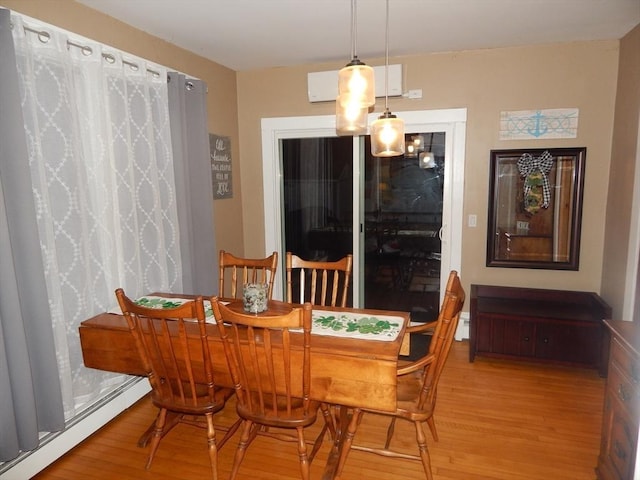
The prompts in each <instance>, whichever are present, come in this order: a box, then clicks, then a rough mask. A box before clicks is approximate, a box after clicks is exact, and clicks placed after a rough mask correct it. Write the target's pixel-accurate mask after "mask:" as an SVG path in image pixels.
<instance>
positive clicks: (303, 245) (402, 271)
mask: <svg viewBox="0 0 640 480" xmlns="http://www.w3.org/2000/svg"><path fill="white" fill-rule="evenodd" d="M406 142H407V145H408V146H409V147H411V148H410V150H409V151H408V152H407V153H406V154H405V155H404V156H402V157H394V158H376V157H373V156H372V155H371V153H370V146H369V137H362V138H361V139H358V140H357V141H356V153H355V155H354V141H353V139H352V138H345V137H313V138H291V139H285V140H282V142H281V157H282V181H283V200H284V201H283V202H282V218H283V219H284V224H283V231H284V247H285V251H291V252H293V253H295V254H296V255H298V256H300V257H302V258H305V259H310V260H321V261H327V260H328V261H333V260H338V259H339V258H342V257H343V256H345V255H347V254H349V253H351V254H353V253H354V252H356V253H357V254H358V255H357V256H358V258H360V259H362V262H360V265H361V267H362V268H359V269H357V271H358V280H359V282H358V283H359V285H360V286H361V288H360V293H361V295H360V298H359V300H360V305H364V306H365V307H367V308H379V309H385V310H402V311H410V312H412V313H413V317H412V318H414V319H417V320H424V321H430V320H433V319H434V318H435V316H436V315H437V311H438V303H439V288H440V270H441V268H440V261H441V259H440V256H441V245H440V237H439V233H440V229H441V228H442V208H443V187H444V162H445V157H444V151H445V148H444V146H445V133H444V132H426V133H425V132H421V133H417V134H408V135H407V137H406ZM354 166H355V167H358V166H359V168H354ZM362 166H364V169H362ZM358 171H362V172H363V175H360V176H359V177H360V178H358V175H357V172H358ZM354 172H355V175H354ZM354 191H355V192H356V193H357V196H358V197H359V198H358V201H356V202H354V201H353V196H354ZM354 203H355V204H356V205H359V208H355V209H354ZM353 225H357V227H358V228H356V235H354V229H353ZM354 276H355V275H354ZM352 283H353V281H352ZM350 292H352V293H353V285H351V288H350ZM350 304H352V302H350Z"/></svg>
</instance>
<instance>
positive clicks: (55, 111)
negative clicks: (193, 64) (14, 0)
mask: <svg viewBox="0 0 640 480" xmlns="http://www.w3.org/2000/svg"><path fill="white" fill-rule="evenodd" d="M11 22H12V25H13V29H12V33H13V38H14V42H15V48H16V55H17V63H18V73H19V77H20V89H21V100H22V105H23V108H22V110H23V112H24V122H25V129H26V134H27V143H28V148H29V162H30V169H31V177H32V184H33V194H34V198H35V201H36V210H37V224H38V232H39V236H40V244H41V250H42V261H43V264H44V268H45V274H46V282H47V284H46V287H47V294H48V300H49V308H50V310H51V318H52V322H53V328H54V338H55V344H56V355H57V362H58V368H59V371H60V380H61V384H62V392H63V400H64V410H65V418H67V419H68V418H71V417H72V416H74V415H75V414H76V413H77V412H78V411H79V410H81V409H82V408H83V407H84V406H86V405H87V404H89V403H91V402H93V401H95V400H96V399H98V398H100V397H101V396H102V395H103V394H104V393H105V391H106V390H109V389H111V388H113V386H114V385H118V384H121V383H122V381H123V379H122V376H118V375H113V374H108V373H105V372H100V371H95V370H89V369H86V368H85V367H84V365H83V360H82V352H81V349H80V343H79V339H78V326H79V324H80V322H82V321H83V320H85V319H87V318H89V317H90V316H92V315H94V314H96V313H98V312H101V311H105V310H107V309H109V308H112V307H113V306H114V305H115V297H114V294H113V292H114V290H115V288H117V287H123V288H124V289H125V291H126V292H127V293H128V294H129V295H131V296H136V295H140V294H143V293H148V292H151V291H182V272H181V259H180V246H179V241H180V238H179V229H178V219H177V209H176V194H175V182H174V170H173V160H172V158H173V157H172V148H171V134H170V128H169V127H170V125H169V113H168V100H167V72H166V71H165V69H164V68H162V67H160V66H157V65H147V64H146V63H145V62H144V61H143V60H141V59H138V58H136V59H130V58H123V57H122V55H121V54H120V53H119V52H112V51H106V50H105V49H103V47H102V46H101V45H99V44H94V43H91V42H89V41H88V40H86V39H82V40H81V41H78V40H77V39H73V38H68V37H67V35H66V34H65V33H64V32H59V31H55V30H51V29H48V28H46V27H42V26H40V25H33V24H30V23H28V22H23V18H22V17H21V16H18V15H12V16H11ZM37 32H41V33H37ZM42 32H46V33H42Z"/></svg>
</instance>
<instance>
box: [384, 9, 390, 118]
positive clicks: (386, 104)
mask: <svg viewBox="0 0 640 480" xmlns="http://www.w3.org/2000/svg"><path fill="white" fill-rule="evenodd" d="M386 3H387V13H386V17H387V18H386V25H385V33H384V50H385V52H384V109H385V111H387V110H389V0H387V2H386Z"/></svg>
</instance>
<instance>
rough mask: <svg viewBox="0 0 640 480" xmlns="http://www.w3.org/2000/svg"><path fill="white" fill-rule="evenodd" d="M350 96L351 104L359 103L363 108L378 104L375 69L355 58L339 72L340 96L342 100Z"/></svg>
mask: <svg viewBox="0 0 640 480" xmlns="http://www.w3.org/2000/svg"><path fill="white" fill-rule="evenodd" d="M345 94H348V98H349V101H350V102H357V103H359V104H360V106H362V107H370V106H371V105H374V104H375V103H376V95H375V79H374V74H373V67H370V66H369V65H365V64H364V63H362V62H361V61H360V60H358V58H357V57H354V58H353V60H351V62H349V63H348V64H347V65H346V66H345V67H343V68H342V69H341V70H340V71H339V72H338V95H339V96H340V97H342V98H346V97H344V95H345Z"/></svg>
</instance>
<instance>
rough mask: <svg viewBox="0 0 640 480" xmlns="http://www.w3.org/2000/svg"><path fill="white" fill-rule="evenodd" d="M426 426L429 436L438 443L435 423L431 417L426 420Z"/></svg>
mask: <svg viewBox="0 0 640 480" xmlns="http://www.w3.org/2000/svg"><path fill="white" fill-rule="evenodd" d="M427 425H429V430H431V436H432V437H433V439H434V440H435V441H436V442H437V441H438V431H437V430H436V422H435V420H434V419H433V416H431V417H429V418H427Z"/></svg>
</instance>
